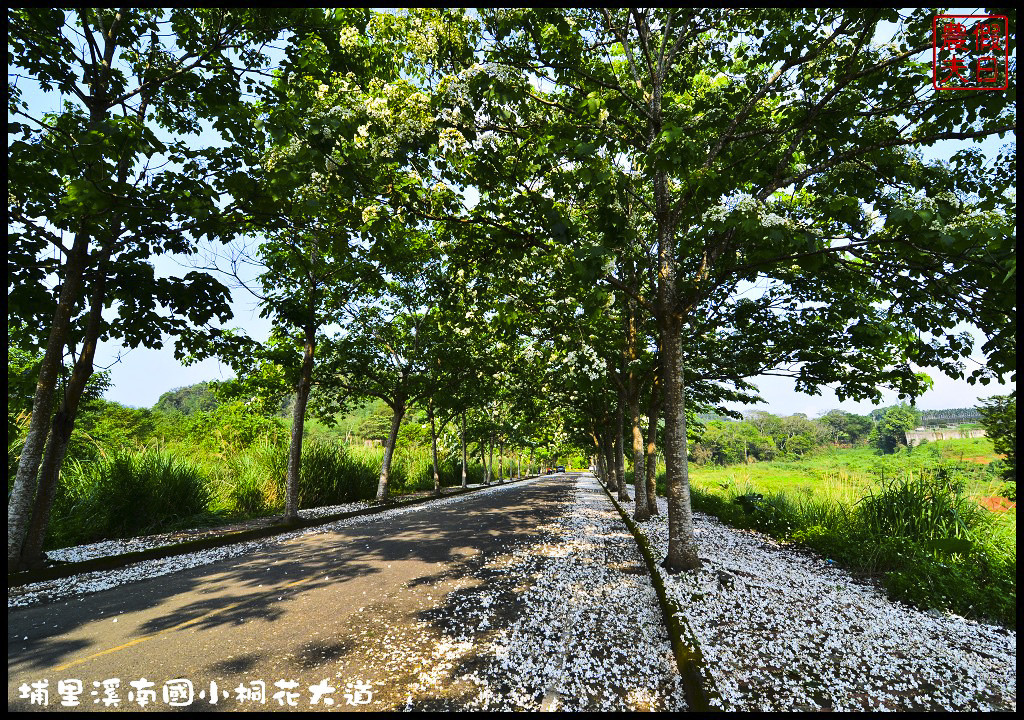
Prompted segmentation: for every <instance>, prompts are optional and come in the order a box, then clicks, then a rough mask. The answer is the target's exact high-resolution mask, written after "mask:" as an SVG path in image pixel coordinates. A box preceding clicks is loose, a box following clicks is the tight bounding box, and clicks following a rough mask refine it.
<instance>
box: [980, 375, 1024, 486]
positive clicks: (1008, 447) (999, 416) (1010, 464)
mask: <svg viewBox="0 0 1024 720" xmlns="http://www.w3.org/2000/svg"><path fill="white" fill-rule="evenodd" d="M978 410H979V412H980V413H981V418H982V419H981V424H982V426H983V427H984V428H985V435H987V436H988V437H990V438H992V444H993V446H994V447H995V451H996V452H997V453H1000V454H1001V455H1003V456H1004V458H1005V460H1004V462H1005V466H1004V468H1003V479H1004V480H1005V481H1006V482H1007V484H1008V485H1013V486H1014V487H1013V489H1012V490H1011V492H1012V494H1013V498H1016V496H1017V491H1016V480H1017V398H1016V397H1015V396H1013V395H1006V396H998V395H996V396H993V397H990V398H986V399H985V400H984V401H983V403H982V405H981V406H980V407H979V408H978ZM1006 497H1010V496H1009V495H1007V496H1006ZM1013 498H1011V499H1013Z"/></svg>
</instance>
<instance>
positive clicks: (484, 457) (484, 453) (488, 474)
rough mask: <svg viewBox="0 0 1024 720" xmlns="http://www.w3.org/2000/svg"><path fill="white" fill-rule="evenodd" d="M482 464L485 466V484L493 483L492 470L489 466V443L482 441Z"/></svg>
mask: <svg viewBox="0 0 1024 720" xmlns="http://www.w3.org/2000/svg"><path fill="white" fill-rule="evenodd" d="M480 464H481V465H483V466H484V485H490V484H491V470H490V468H489V467H487V443H485V442H483V441H482V440H481V441H480Z"/></svg>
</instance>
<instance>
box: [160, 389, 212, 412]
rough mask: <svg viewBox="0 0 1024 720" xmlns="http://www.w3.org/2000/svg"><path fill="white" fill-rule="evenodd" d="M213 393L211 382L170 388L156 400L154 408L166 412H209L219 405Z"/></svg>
mask: <svg viewBox="0 0 1024 720" xmlns="http://www.w3.org/2000/svg"><path fill="white" fill-rule="evenodd" d="M219 404H220V403H219V401H218V400H217V397H216V396H215V395H214V394H213V389H212V388H211V387H210V383H208V382H201V383H196V384H195V385H188V386H186V387H180V388H174V389H173V390H168V391H167V392H165V393H164V394H163V395H161V396H160V399H159V400H157V401H156V404H155V405H154V406H153V410H154V411H156V412H164V413H181V414H182V415H191V414H192V413H196V412H201V411H204V412H209V411H210V410H214V409H216V407H217V405H219Z"/></svg>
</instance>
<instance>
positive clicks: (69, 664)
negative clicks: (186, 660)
mask: <svg viewBox="0 0 1024 720" xmlns="http://www.w3.org/2000/svg"><path fill="white" fill-rule="evenodd" d="M314 577H317V576H310V577H307V578H301V579H299V580H296V581H295V582H291V583H288V584H287V585H282V586H281V587H280V588H278V589H277V590H275V591H274V592H281V591H282V590H287V589H288V588H290V587H295V586H296V585H299V584H301V583H304V582H307V581H309V580H312V579H313V578H314ZM274 592H269V593H266V594H267V595H273V594H274ZM252 599H253V598H246V599H244V600H239V601H238V602H236V603H233V604H231V605H228V606H227V607H222V608H217V609H215V610H211V611H210V612H208V613H206V614H205V615H200V616H198V617H194V618H192V619H191V620H185V621H183V622H180V623H178V624H177V625H174V626H172V627H169V628H164V629H163V630H158V631H157V632H155V633H153V634H152V635H146V636H145V637H140V638H135V639H134V640H129V641H128V642H126V643H123V644H121V645H118V646H116V647H112V648H108V649H106V650H100V651H99V652H97V653H93V654H92V655H88V656H86V657H84V658H79V659H78V660H71V661H69V662H66V663H64V664H63V665H58V666H57V667H55V668H53V672H61V671H63V670H67V669H68V668H70V667H75V666H76V665H81V664H83V663H87V662H89V661H90V660H95V659H96V658H98V657H102V656H104V655H110V654H111V653H115V652H118V651H119V650H124V649H125V648H130V647H131V646H133V645H138V644H139V643H143V642H145V641H146V640H150V639H152V638H155V637H159V636H160V635H165V634H167V633H169V632H173V631H175V630H180V629H182V628H185V627H188V626H189V625H192V624H194V623H197V622H199V621H200V620H205V619H206V618H208V617H210V616H212V615H216V614H217V613H222V612H226V611H228V610H233V609H234V608H236V607H238V606H239V605H242V604H244V603H247V602H251V601H252Z"/></svg>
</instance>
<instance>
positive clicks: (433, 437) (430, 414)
mask: <svg viewBox="0 0 1024 720" xmlns="http://www.w3.org/2000/svg"><path fill="white" fill-rule="evenodd" d="M427 418H428V419H429V420H430V462H431V464H432V466H433V468H434V494H435V495H440V494H441V475H440V474H439V473H438V472H437V429H436V427H435V426H434V404H433V403H432V402H428V403H427Z"/></svg>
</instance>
